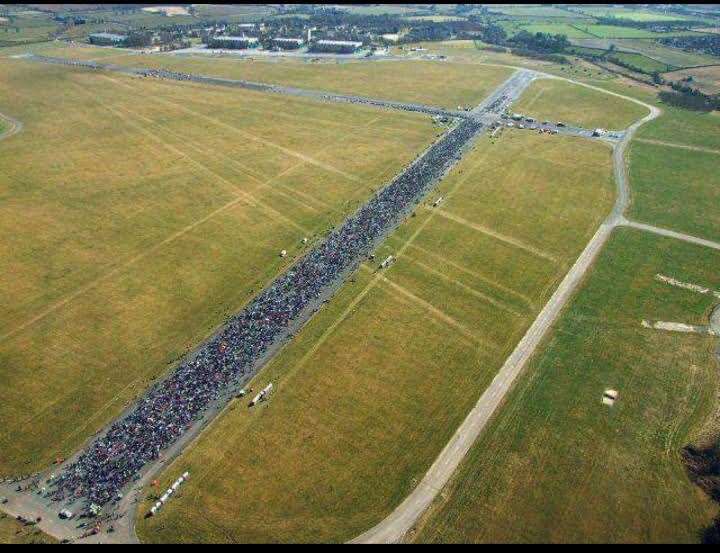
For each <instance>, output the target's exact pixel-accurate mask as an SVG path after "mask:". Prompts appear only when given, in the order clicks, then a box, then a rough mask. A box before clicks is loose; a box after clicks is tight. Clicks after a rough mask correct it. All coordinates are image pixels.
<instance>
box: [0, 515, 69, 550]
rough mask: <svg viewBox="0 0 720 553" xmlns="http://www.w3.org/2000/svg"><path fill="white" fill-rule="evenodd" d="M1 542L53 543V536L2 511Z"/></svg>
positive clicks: (0, 522)
mask: <svg viewBox="0 0 720 553" xmlns="http://www.w3.org/2000/svg"><path fill="white" fill-rule="evenodd" d="M0 543H1V544H4V545H26V544H53V543H57V540H55V539H53V538H51V537H50V536H48V535H47V534H45V533H44V532H42V531H41V530H38V529H37V528H35V527H33V526H23V525H21V524H20V523H19V522H17V521H16V520H15V519H13V518H10V517H9V516H7V515H6V514H4V513H0Z"/></svg>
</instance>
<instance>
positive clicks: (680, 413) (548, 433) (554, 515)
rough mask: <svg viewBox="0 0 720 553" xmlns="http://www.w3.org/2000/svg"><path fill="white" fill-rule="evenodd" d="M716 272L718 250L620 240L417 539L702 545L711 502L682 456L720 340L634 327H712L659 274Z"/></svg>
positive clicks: (695, 304)
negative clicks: (612, 397)
mask: <svg viewBox="0 0 720 553" xmlns="http://www.w3.org/2000/svg"><path fill="white" fill-rule="evenodd" d="M718 264H720V252H716V251H713V250H709V249H707V248H702V247H698V246H692V245H688V244H685V243H683V242H679V241H676V240H671V239H666V238H661V237H657V236H654V235H650V234H645V233H640V232H638V231H635V230H629V229H626V230H621V231H618V232H616V234H615V235H614V236H613V237H612V238H611V241H610V243H609V244H608V246H607V247H606V249H605V250H604V251H603V253H602V254H601V256H600V259H599V260H598V262H597V264H596V266H595V268H594V269H593V272H592V274H591V275H590V277H589V279H588V280H587V282H586V284H585V285H584V287H583V288H582V290H581V291H580V292H579V294H578V295H577V296H576V298H575V299H574V300H573V301H572V303H571V304H570V305H569V307H568V308H567V309H566V311H565V313H564V314H563V315H562V317H561V319H560V321H559V322H558V323H557V324H556V327H555V329H554V331H553V333H552V335H551V337H550V338H549V339H548V340H547V341H546V343H545V345H544V346H543V348H542V349H541V351H540V352H539V353H538V354H537V355H536V357H535V359H534V361H532V362H531V364H530V366H529V367H528V368H527V371H526V373H525V374H524V375H523V376H522V377H521V379H520V381H519V382H518V384H517V385H516V387H515V389H514V390H513V391H512V392H511V394H510V396H509V397H508V399H507V400H506V402H505V405H504V406H503V407H502V409H501V410H500V411H499V412H498V414H497V415H496V417H495V419H494V420H493V421H492V422H491V424H490V425H489V427H488V428H487V429H486V431H485V432H484V433H483V434H482V435H481V437H480V439H479V440H478V441H477V442H476V443H475V445H474V446H473V447H472V449H471V451H470V453H469V455H468V457H466V459H465V461H464V462H463V464H462V466H461V468H460V469H459V471H458V473H457V474H456V475H455V478H454V480H453V482H452V485H451V487H450V489H449V490H448V492H447V493H446V494H443V499H440V501H439V502H437V503H436V505H435V506H434V509H433V510H432V511H431V515H430V516H429V517H428V518H427V520H426V524H425V525H424V527H423V528H422V530H421V531H420V532H419V533H418V534H417V535H416V536H415V539H416V540H417V541H419V542H526V543H527V542H533V543H537V542H566V543H567V542H646V543H647V542H654V543H657V542H697V541H698V540H699V535H700V532H701V531H702V530H703V529H704V528H705V527H706V526H707V525H708V524H709V523H710V522H711V521H712V518H713V516H714V515H715V514H716V513H717V506H715V505H713V503H712V502H711V501H710V499H709V498H708V497H707V496H705V495H704V493H703V492H701V491H700V489H699V488H697V487H696V486H695V485H694V484H692V483H691V482H690V480H689V479H688V477H687V475H686V473H685V469H684V467H683V465H682V462H681V459H680V450H681V448H682V447H683V446H685V445H687V444H688V443H690V442H692V441H694V440H695V439H698V437H699V435H700V433H701V431H703V425H704V423H705V422H706V421H707V420H708V419H709V418H710V416H711V415H712V413H713V411H714V410H715V409H716V405H715V401H716V398H717V393H718V391H719V390H720V379H719V375H718V360H717V359H716V357H715V349H716V348H717V339H711V338H709V337H707V336H700V335H692V334H678V333H669V332H662V331H657V330H650V329H645V328H643V327H642V326H641V321H642V320H643V319H645V318H648V319H653V320H665V321H684V322H688V323H695V324H707V323H708V316H709V313H710V310H711V308H712V307H713V304H714V303H716V301H717V300H715V302H714V301H713V299H714V298H712V296H710V295H701V294H697V293H695V292H691V291H688V290H682V289H678V288H673V287H671V286H669V285H667V284H665V283H662V282H659V281H657V280H656V279H655V275H656V274H657V273H661V274H664V275H668V276H672V277H674V278H677V279H680V280H683V281H687V282H693V283H699V284H702V285H703V286H710V287H713V288H714V289H715V290H720V279H719V278H718V273H717V267H718ZM606 389H615V390H618V391H619V397H618V401H617V402H616V403H615V405H614V406H613V407H612V408H610V407H608V406H606V405H603V404H602V403H601V397H602V395H603V392H604V390H606ZM444 498H447V499H444Z"/></svg>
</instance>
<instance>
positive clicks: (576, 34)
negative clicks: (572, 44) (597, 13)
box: [521, 23, 592, 38]
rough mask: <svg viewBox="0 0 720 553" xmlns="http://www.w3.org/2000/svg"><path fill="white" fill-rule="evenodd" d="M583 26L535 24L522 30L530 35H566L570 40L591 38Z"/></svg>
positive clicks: (525, 26)
mask: <svg viewBox="0 0 720 553" xmlns="http://www.w3.org/2000/svg"><path fill="white" fill-rule="evenodd" d="M585 26H587V25H582V26H579V27H577V26H573V25H570V24H569V23H534V24H531V25H522V26H521V27H522V29H523V30H525V31H527V32H528V33H550V34H553V35H565V36H566V37H568V38H589V37H591V36H592V35H591V34H590V33H588V32H586V31H585V30H583V27H585Z"/></svg>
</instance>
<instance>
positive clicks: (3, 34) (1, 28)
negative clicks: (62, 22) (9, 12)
mask: <svg viewBox="0 0 720 553" xmlns="http://www.w3.org/2000/svg"><path fill="white" fill-rule="evenodd" d="M58 28H59V26H58V24H57V23H55V22H54V21H52V19H50V17H49V16H47V15H45V14H39V15H18V16H13V17H11V18H10V19H9V20H7V21H0V46H6V45H8V44H12V43H14V42H25V41H27V42H32V41H40V40H47V39H48V37H49V36H50V35H51V34H52V33H53V32H54V31H55V30H57V29H58ZM0 52H2V51H0Z"/></svg>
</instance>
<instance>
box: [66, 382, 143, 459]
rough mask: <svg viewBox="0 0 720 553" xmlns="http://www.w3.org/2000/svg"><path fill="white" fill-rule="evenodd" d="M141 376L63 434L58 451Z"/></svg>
mask: <svg viewBox="0 0 720 553" xmlns="http://www.w3.org/2000/svg"><path fill="white" fill-rule="evenodd" d="M143 378H145V375H141V376H138V377H137V378H136V379H135V380H133V381H132V382H130V383H129V384H128V385H127V386H125V387H124V388H123V389H122V390H120V391H119V392H118V393H117V394H115V396H113V397H112V398H111V399H110V401H108V402H107V403H106V404H105V405H103V406H102V407H101V408H100V409H98V410H97V411H95V412H94V413H93V414H92V415H91V416H90V417H88V418H86V419H85V423H84V424H83V425H82V426H80V427H78V428H76V429H75V431H74V432H71V433H70V434H68V435H67V436H65V439H64V440H63V441H62V442H60V443H59V444H58V445H57V449H58V451H59V450H60V449H61V448H62V447H63V446H64V445H65V444H66V443H67V442H68V441H70V439H72V438H74V437H75V436H77V435H78V434H79V433H80V432H81V431H82V430H84V429H85V428H87V427H88V425H89V424H90V421H92V420H93V419H95V418H96V417H97V416H98V415H99V414H100V413H102V412H104V411H105V410H106V409H107V408H108V407H110V406H111V405H112V404H113V403H115V402H116V401H117V400H118V399H119V398H120V396H121V395H123V393H125V391H126V390H129V389H130V388H132V387H133V386H135V384H137V383H138V382H139V381H141V380H142V379H143ZM66 395H67V394H66Z"/></svg>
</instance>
